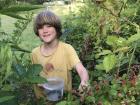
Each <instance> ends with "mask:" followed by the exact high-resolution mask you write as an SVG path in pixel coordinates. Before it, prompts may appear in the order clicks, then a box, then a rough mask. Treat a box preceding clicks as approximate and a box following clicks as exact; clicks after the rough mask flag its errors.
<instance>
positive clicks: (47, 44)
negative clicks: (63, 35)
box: [43, 39, 59, 50]
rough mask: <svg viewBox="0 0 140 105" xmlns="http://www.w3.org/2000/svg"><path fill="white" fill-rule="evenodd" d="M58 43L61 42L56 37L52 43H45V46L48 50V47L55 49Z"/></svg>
mask: <svg viewBox="0 0 140 105" xmlns="http://www.w3.org/2000/svg"><path fill="white" fill-rule="evenodd" d="M58 43H59V40H58V39H56V40H54V41H52V42H51V43H44V45H43V47H44V49H46V50H47V49H55V48H57V46H58Z"/></svg>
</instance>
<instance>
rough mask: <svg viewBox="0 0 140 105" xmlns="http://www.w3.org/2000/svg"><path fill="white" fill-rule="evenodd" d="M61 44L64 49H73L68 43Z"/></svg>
mask: <svg viewBox="0 0 140 105" xmlns="http://www.w3.org/2000/svg"><path fill="white" fill-rule="evenodd" d="M60 44H61V46H62V47H63V48H71V47H72V45H71V44H68V43H66V42H62V41H60Z"/></svg>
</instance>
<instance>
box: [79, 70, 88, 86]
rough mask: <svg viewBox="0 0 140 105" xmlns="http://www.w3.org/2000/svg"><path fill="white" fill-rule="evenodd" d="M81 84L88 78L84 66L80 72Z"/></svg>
mask: <svg viewBox="0 0 140 105" xmlns="http://www.w3.org/2000/svg"><path fill="white" fill-rule="evenodd" d="M80 79H81V84H86V83H87V82H88V80H89V75H88V72H87V70H86V69H85V68H84V69H83V70H82V72H81V74H80Z"/></svg>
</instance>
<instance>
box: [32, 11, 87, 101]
mask: <svg viewBox="0 0 140 105" xmlns="http://www.w3.org/2000/svg"><path fill="white" fill-rule="evenodd" d="M34 32H35V34H36V35H37V36H38V37H39V38H40V39H41V40H42V41H43V44H42V45H40V46H39V47H37V48H35V49H33V51H32V54H31V56H32V62H33V63H34V64H41V65H42V66H43V70H42V72H41V73H40V75H41V76H42V77H44V78H46V79H47V78H48V77H61V78H63V79H64V85H65V86H64V89H65V90H66V91H70V90H71V89H72V83H71V81H72V80H71V72H70V70H72V68H75V69H76V71H77V73H78V75H79V76H80V79H81V83H80V86H84V85H86V83H87V81H88V79H89V77H88V73H87V70H86V69H85V67H84V66H83V65H82V63H81V62H80V60H79V58H78V56H77V54H76V51H75V50H74V48H73V47H72V46H71V45H70V44H67V43H64V42H61V41H59V38H60V36H61V35H62V32H61V22H60V20H59V17H58V16H56V15H55V14H54V13H52V12H50V11H44V12H41V13H39V14H38V15H37V17H36V19H35V21H34ZM35 92H36V95H37V98H40V97H41V96H42V94H43V93H42V91H40V89H39V87H36V88H35Z"/></svg>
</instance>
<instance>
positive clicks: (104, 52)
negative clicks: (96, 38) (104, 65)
mask: <svg viewBox="0 0 140 105" xmlns="http://www.w3.org/2000/svg"><path fill="white" fill-rule="evenodd" d="M110 53H112V51H110V50H103V51H102V52H101V53H99V54H97V55H98V56H101V55H107V54H110Z"/></svg>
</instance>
